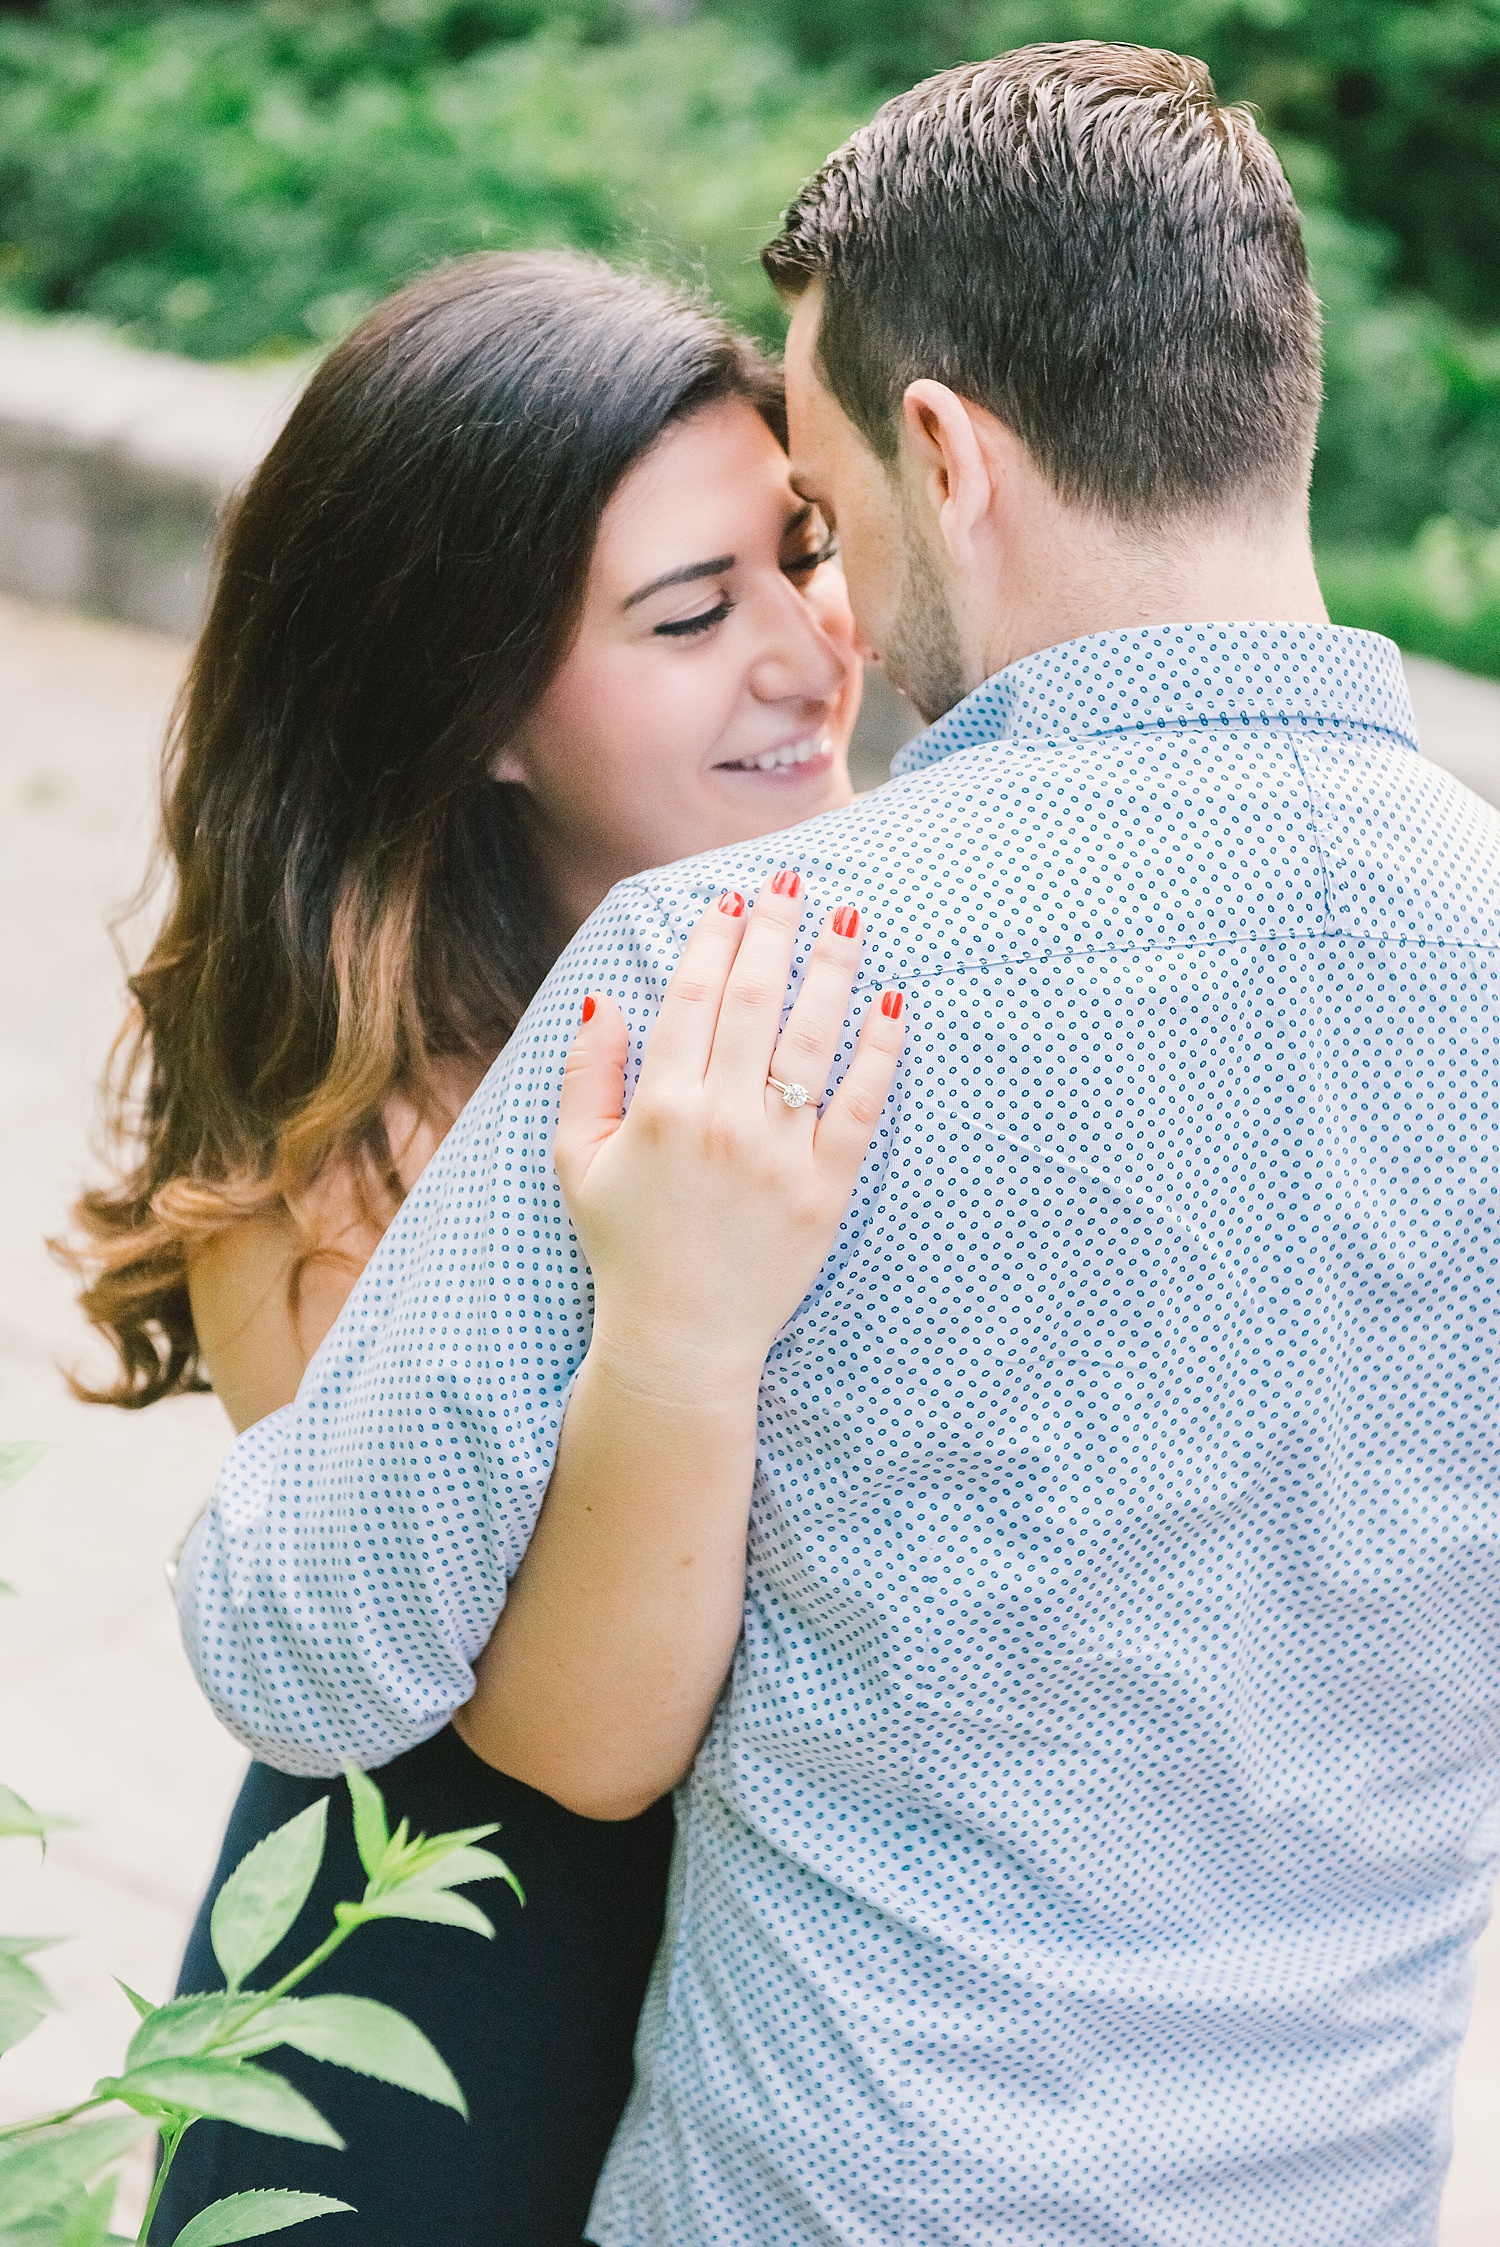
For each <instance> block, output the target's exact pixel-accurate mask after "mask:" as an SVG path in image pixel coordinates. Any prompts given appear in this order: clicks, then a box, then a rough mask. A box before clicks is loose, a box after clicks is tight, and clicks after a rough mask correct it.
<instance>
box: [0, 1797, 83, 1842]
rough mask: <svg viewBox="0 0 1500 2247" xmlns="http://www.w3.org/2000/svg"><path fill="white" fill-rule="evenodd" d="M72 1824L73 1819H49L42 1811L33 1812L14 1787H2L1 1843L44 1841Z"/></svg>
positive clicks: (0, 1809)
mask: <svg viewBox="0 0 1500 2247" xmlns="http://www.w3.org/2000/svg"><path fill="white" fill-rule="evenodd" d="M72 1823H73V1821H72V1819H71V1818H49V1817H47V1816H46V1815H45V1814H44V1813H43V1812H42V1811H40V1810H33V1809H32V1807H31V1804H30V1803H29V1802H25V1801H23V1800H22V1798H21V1796H20V1795H18V1794H17V1793H16V1790H15V1788H14V1787H7V1786H3V1785H0V1841H14V1840H16V1839H17V1838H18V1837H19V1838H24V1839H26V1840H28V1841H43V1840H45V1839H46V1836H47V1835H48V1834H49V1833H50V1832H51V1831H52V1830H53V1829H54V1828H55V1827H57V1826H70V1825H72Z"/></svg>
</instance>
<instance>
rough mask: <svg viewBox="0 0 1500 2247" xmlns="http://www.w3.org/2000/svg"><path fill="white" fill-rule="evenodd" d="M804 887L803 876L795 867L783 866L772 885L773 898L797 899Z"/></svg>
mask: <svg viewBox="0 0 1500 2247" xmlns="http://www.w3.org/2000/svg"><path fill="white" fill-rule="evenodd" d="M801 887H802V876H801V875H800V874H799V873H798V872H797V871H796V869H795V868H794V867H791V866H783V867H782V869H781V872H780V873H779V874H778V875H777V876H776V878H775V880H774V881H773V882H772V884H771V894H772V896H773V897H795V896H796V894H797V892H798V890H800V889H801Z"/></svg>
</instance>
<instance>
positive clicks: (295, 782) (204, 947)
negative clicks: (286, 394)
mask: <svg viewBox="0 0 1500 2247" xmlns="http://www.w3.org/2000/svg"><path fill="white" fill-rule="evenodd" d="M733 396H738V397H743V398H745V399H747V400H748V401H749V402H750V403H751V404H753V405H754V406H755V407H756V408H757V409H758V410H759V411H760V412H761V413H763V414H764V415H765V417H766V419H767V420H768V421H770V423H771V425H772V426H773V427H774V428H776V429H777V430H778V434H779V433H780V389H779V380H778V377H777V375H776V373H775V371H774V370H773V369H772V368H771V367H770V366H769V365H768V363H767V362H766V361H764V360H763V359H761V358H760V357H759V356H758V354H757V353H756V352H755V350H754V348H753V346H751V345H749V344H747V343H746V342H744V341H743V339H741V338H740V337H739V336H737V335H735V334H734V332H733V331H732V330H731V329H729V328H728V327H726V326H725V325H724V323H723V322H722V321H721V320H719V319H717V318H716V317H715V316H714V315H713V314H712V313H710V312H708V311H706V310H705V309H703V308H702V307H701V306H699V305H697V304H695V303H693V302H691V301H689V300H687V299H685V298H683V297H682V296H680V295H678V294H677V293H675V292H674V291H672V290H671V289H669V288H666V287H664V286H662V285H661V284H659V283H657V282H653V281H648V280H644V279H641V278H636V277H631V276H625V275H621V274H618V273H615V272H614V271H612V270H611V269H610V268H609V267H608V266H605V265H603V264H601V263H599V262H598V261H597V260H594V259H589V258H582V257H576V256H571V255H567V254H564V253H558V254H555V255H522V254H516V255H493V256H480V257H471V258H466V259H464V260H462V261H460V262H459V263H457V264H455V265H452V266H449V267H448V268H446V269H445V270H443V271H442V272H439V273H437V274H434V275H432V276H430V277H429V278H427V279H425V280H421V281H418V282H416V283H414V284H413V285H412V286H411V287H410V288H407V289H405V290H403V291H402V292H401V293H400V295H398V296H395V297H393V298H391V299H390V300H389V302H387V303H385V304H383V305H381V306H380V307H379V308H378V309H377V310H376V311H374V312H373V313H371V315H370V316H369V318H368V319H367V320H365V321H364V322H363V323H362V325H361V326H360V327H359V328H357V329H356V330H355V332H354V333H353V334H352V335H351V336H350V337H349V338H348V339H347V341H346V342H344V343H342V344H340V345H339V347H338V348H337V349H336V350H335V351H334V352H333V353H332V354H331V355H330V357H329V358H328V359H326V360H325V361H324V363H323V364H322V366H321V367H320V368H319V369H318V371H317V373H316V374H315V375H314V376H313V378H312V381H311V382H310V383H309V385H308V387H307V390H306V391H305V393H304V394H303V396H302V398H301V400H300V402H299V403H298V405H297V407H296V409H295V411H294V412H293V414H292V416H291V419H290V420H289V421H288V423H287V425H286V427H285V429H284V430H283V431H282V434H281V436H280V437H279V438H278V439H277V441H276V443H275V445H274V446H273V447H272V449H271V451H270V453H269V454H268V456H267V458H266V460H265V461H264V463H263V464H262V466H261V468H260V470H259V472H258V473H257V474H256V476H255V477H254V479H253V481H252V482H251V484H250V485H249V487H248V489H247V490H246V492H245V493H244V495H243V497H242V499H241V500H240V502H239V504H238V506H237V508H236V509H235V510H234V512H233V514H232V516H231V518H230V520H229V522H228V524H227V526H226V529H225V532H224V537H223V543H222V551H221V559H220V567H219V575H218V582H217V588H216V591H215V595H214V600H213V605H212V608H211V611H210V614H209V618H208V622H207V624H206V626H205V628H204V631H203V634H202V637H201V639H200V640H199V642H198V647H197V650H196V653H195V656H194V659H193V663H192V667H191V670H190V672H189V675H188V679H187V683H186V686H185V688H184V692H183V696H182V700H181V703H180V705H179V709H178V713H177V716H176V718H175V720H174V724H173V729H172V734H171V737H170V740H169V743H168V749H167V757H166V764H165V772H164V781H163V836H162V849H163V854H164V857H165V859H166V862H167V866H168V870H169V872H170V874H171V876H172V878H173V885H174V887H173V895H172V898H171V902H170V905H169V909H168V912H167V915H166V919H165V923H164V925H163V927H162V929H161V932H160V934H159V936H158V937H157V939H156V942H155V944H154V946H153V948H152V950H151V953H150V956H149V958H148V959H147V960H146V963H145V965H144V966H143V967H142V969H141V970H140V973H139V974H138V975H136V976H134V977H133V978H132V980H131V984H130V989H131V993H132V996H133V1001H134V1004H133V1006H132V1009H131V1014H130V1017H129V1019H128V1020H127V1022H126V1025H125V1028H124V1030H123V1031H122V1033H121V1038H120V1041H119V1044H118V1045H117V1048H116V1053H115V1057H114V1061H113V1064H112V1067H111V1073H110V1079H109V1086H108V1097H109V1128H110V1131H111V1134H112V1138H113V1141H114V1145H115V1148H116V1150H117V1159H119V1160H120V1161H121V1164H122V1167H124V1166H125V1165H126V1164H129V1165H131V1166H132V1167H129V1169H128V1174H127V1175H125V1176H124V1177H123V1178H122V1179H121V1181H120V1183H119V1184H118V1185H117V1186H116V1187H113V1188H109V1189H96V1190H94V1191H92V1192H89V1193H87V1194H85V1195H84V1196H83V1198H82V1200H81V1201H80V1202H79V1204H78V1206H77V1211H76V1213H75V1214H76V1217H77V1219H78V1222H79V1224H80V1225H81V1227H82V1231H83V1234H84V1236H85V1238H84V1240H83V1242H82V1243H81V1244H76V1245H74V1246H73V1247H72V1248H71V1249H70V1250H68V1251H67V1252H66V1253H68V1254H69V1255H70V1257H71V1259H72V1261H73V1262H74V1263H75V1264H76V1265H77V1266H78V1267H79V1268H80V1269H81V1270H82V1271H83V1272H84V1274H85V1275H86V1277H87V1279H88V1282H89V1284H88V1285H87V1287H86V1289H85V1291H84V1294H83V1298H82V1299H83V1305H84V1308H85V1310H86V1311H87V1313H88V1316H89V1317H90V1318H91V1319H92V1320H93V1322H94V1324H95V1325H96V1326H98V1327H99V1328H101V1329H102V1330H103V1331H104V1333H105V1334H107V1335H108V1336H109V1337H110V1339H111V1341H112V1342H113V1344H114V1346H115V1348H116V1350H117V1351H118V1354H119V1358H120V1362H121V1368H122V1372H121V1378H120V1380H119V1382H118V1384H117V1385H116V1386H115V1387H113V1388H112V1389H107V1390H100V1391H88V1392H84V1393H87V1394H91V1395H94V1396H97V1397H99V1398H100V1399H101V1400H103V1401H109V1402H112V1403H116V1404H126V1405H144V1404H150V1403H152V1402H153V1401H154V1400H155V1399H156V1398H158V1397H163V1396H167V1395H169V1394H170V1393H171V1392H172V1391H174V1390H178V1389H186V1388H194V1387H202V1386H203V1383H202V1380H201V1377H200V1375H199V1371H198V1349H197V1337H196V1335H195V1332H194V1328H193V1317H192V1310H191V1306H190V1304H189V1301H188V1289H187V1257H188V1252H189V1249H190V1248H191V1246H192V1245H193V1244H194V1243H195V1242H196V1241H201V1240H203V1239H204V1238H206V1237H207V1236H208V1235H210V1234H212V1233H213V1232H216V1231H218V1230H220V1229H222V1228H223V1227H224V1226H225V1225H226V1224H228V1223H231V1222H233V1221H234V1220H235V1219H237V1218H240V1217H244V1216H248V1215H251V1214H255V1213H258V1212H261V1211H265V1210H271V1209H277V1208H282V1207H285V1206H286V1205H287V1203H288V1202H289V1201H291V1202H295V1199H296V1197H297V1196H298V1194H300V1193H301V1192H303V1191H305V1190H306V1188H307V1187H308V1186H309V1185H310V1184H311V1183H312V1181H313V1180H314V1179H315V1178H316V1177H317V1176H318V1174H319V1173H320V1171H322V1170H323V1169H324V1167H325V1166H326V1165H327V1164H329V1163H330V1162H332V1161H336V1160H337V1161H345V1162H349V1163H350V1164H352V1165H353V1167H354V1170H355V1174H356V1176H358V1177H359V1178H360V1179H361V1180H363V1181H364V1182H365V1186H366V1191H367V1192H369V1193H371V1194H372V1195H373V1196H374V1197H375V1198H376V1200H377V1201H380V1202H383V1203H384V1207H385V1211H386V1213H388V1212H389V1210H390V1209H391V1208H393V1207H394V1205H395V1203H396V1202H397V1201H398V1200H399V1198H400V1187H399V1184H398V1183H397V1181H396V1179H395V1176H394V1170H393V1165H392V1160H391V1149H390V1147H389V1146H388V1144H387V1142H386V1136H385V1129H384V1125H383V1122H382V1109H383V1106H384V1104H385V1102H386V1101H387V1099H388V1098H389V1097H390V1096H391V1095H392V1094H393V1093H401V1094H403V1095H404V1096H405V1097H406V1099H408V1100H409V1101H410V1102H411V1103H412V1104H413V1105H414V1106H415V1107H416V1108H417V1109H418V1111H423V1110H426V1109H427V1108H428V1107H429V1106H430V1105H431V1094H432V1086H431V1071H432V1068H433V1065H434V1063H439V1062H442V1061H443V1060H445V1059H447V1060H452V1059H461V1060H463V1061H466V1062H469V1063H477V1064H478V1065H479V1066H480V1067H481V1068H482V1067H483V1066H484V1065H486V1064H487V1063H488V1062H489V1060H490V1059H492V1058H493V1056H494V1055H495V1053H497V1052H498V1051H499V1049H500V1047H501V1046H502V1045H503V1044H504V1043H505V1040H506V1039H507V1038H508V1037H509V1035H510V1033H511V1031H512V1030H513V1029H514V1027H515V1024H516V1022H517V1020H518V1018H519V1016H520V1014H521V1012H522V1010H523V1009H524V1007H525V1006H526V1003H527V1001H528V1000H529V999H530V997H531V996H532V994H533V992H534V991H535V990H536V988H537V986H538V984H539V983H540V982H541V980H542V978H543V976H544V975H545V974H546V972H547V969H548V968H549V967H550V965H551V963H552V961H553V959H554V957H555V956H556V953H557V952H558V950H559V949H560V948H561V944H562V942H563V941H564V939H565V936H566V933H567V932H566V930H565V929H564V928H563V927H562V926H561V923H560V919H559V915H558V913H557V911H556V909H555V907H554V903H553V900H552V898H551V897H550V896H549V895H548V894H547V890H546V887H545V884H544V882H543V880H542V878H541V876H540V873H539V871H538V863H537V859H536V856H535V854H534V853H533V851H532V849H531V848H530V846H529V842H528V824H527V813H526V797H525V792H524V791H523V790H522V789H520V788H518V787H515V786H510V785H506V784H503V783H501V782H497V781H495V780H494V779H492V778H491V776H490V768H491V766H492V764H493V762H494V760H495V756H496V753H497V751H498V750H499V749H500V748H501V746H502V745H503V744H504V742H505V741H506V739H507V737H508V736H509V735H510V734H511V733H512V731H513V730H514V729H515V727H516V726H517V725H518V724H519V722H520V721H521V720H522V719H523V718H525V717H526V715H527V714H528V713H529V712H530V711H531V710H532V708H533V707H534V705H535V704H536V702H537V700H538V698H539V697H540V695H541V694H542V693H543V691H544V689H545V688H546V686H547V684H548V682H549V681H550V680H551V678H552V676H553V674H554V673H555V672H556V670H557V667H558V665H559V663H560V662H561V661H562V658H563V656H564V655H565V653H566V652H567V649H568V646H569V645H570V642H571V639H572V636H573V633H574V631H575V629H576V625H577V619H578V614H579V610H580V606H581V602H582V598H583V591H584V585H585V581H586V578H587V573H588V567H589V561H590V557H591V554H592V551H593V546H594V540H595V535H596V532H597V530H598V525H599V518H600V515H601V513H602V511H603V509H604V507H605V505H606V503H607V501H608V500H609V498H610V496H611V494H612V493H613V491H614V490H615V487H616V486H617V485H618V484H619V482H620V480H621V478H622V477H623V476H624V475H625V473H626V472H627V470H628V469H630V468H631V466H632V465H633V464H634V463H635V462H636V461H638V460H639V459H640V458H641V457H642V455H643V454H644V453H645V452H647V451H648V450H649V448H650V447H651V446H652V445H653V444H654V443H655V442H656V440H657V439H658V438H659V437H660V436H661V435H662V433H663V431H664V430H665V429H666V428H667V427H668V426H669V425H670V424H672V423H673V422H676V421H678V420H680V419H681V418H682V417H683V416H684V415H686V414H689V413H692V412H694V411H695V410H697V409H698V408H699V407H700V406H703V405H706V404H709V403H711V402H712V401H714V400H716V399H721V398H725V397H733Z"/></svg>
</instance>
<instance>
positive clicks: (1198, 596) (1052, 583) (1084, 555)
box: [971, 510, 1328, 686]
mask: <svg viewBox="0 0 1500 2247" xmlns="http://www.w3.org/2000/svg"><path fill="white" fill-rule="evenodd" d="M1060 512H1061V513H1062V514H1064V515H1066V516H1068V517H1071V520H1069V521H1059V522H1058V523H1057V524H1056V525H1054V526H1051V528H1052V529H1053V531H1054V535H1053V536H1051V537H1047V536H1045V535H1042V536H1038V537H1036V538H1035V539H1034V540H1030V541H1028V543H1027V549H1026V552H1025V555H1024V557H1023V558H1022V559H1021V561H1020V563H1019V566H1017V567H1014V568H1012V569H1008V570H1007V571H1006V573H1005V586H1004V591H1003V595H1002V596H1001V597H1000V598H999V599H997V600H996V602H995V603H994V604H993V606H992V607H991V609H990V613H989V615H988V616H987V617H985V618H982V619H980V620H978V629H977V630H976V631H975V633H974V640H973V643H972V644H973V645H974V647H975V655H976V657H977V659H978V661H979V662H980V663H981V664H982V669H980V671H979V675H978V677H976V678H975V679H973V681H972V682H971V683H972V684H973V685H976V686H977V685H978V684H979V683H980V681H981V680H982V679H986V678H990V677H992V676H993V675H994V673H995V672H996V671H1001V670H1004V668H1005V667H1006V665H1007V664H1010V663H1018V662H1019V661H1020V660H1021V658H1022V657H1023V656H1026V655H1035V654H1036V653H1038V652H1039V651H1040V650H1041V649H1043V648H1050V647H1057V646H1059V645H1061V644H1062V642H1064V641H1066V640H1078V639H1082V638H1084V637H1085V636H1086V635H1088V634H1090V633H1095V632H1118V631H1125V630H1129V629H1131V628H1133V627H1137V626H1142V625H1151V624H1236V623H1257V624H1281V623H1290V624H1326V623H1327V622H1328V610H1327V607H1326V605H1325V603H1324V600H1323V595H1322V592H1321V590H1320V588H1319V585H1318V579H1317V573H1316V571H1315V569H1314V567H1313V557H1312V545H1311V541H1310V540H1309V537H1308V533H1307V525H1306V521H1305V519H1304V518H1302V517H1301V516H1300V515H1291V516H1281V517H1273V518H1265V517H1260V518H1257V517H1255V516H1254V515H1250V516H1249V517H1248V519H1242V520H1239V521H1236V520H1235V519H1234V517H1233V516H1232V515H1226V516H1224V517H1221V518H1217V519H1215V520H1214V521H1213V522H1210V523H1201V522H1200V523H1194V524H1191V525H1178V526H1174V527H1173V529H1172V530H1170V531H1169V532H1164V533H1161V534H1157V535H1153V536H1151V537H1143V536H1141V535H1139V534H1137V533H1133V532H1127V531H1125V530H1123V529H1121V528H1120V527H1119V526H1117V525H1114V524H1101V523H1099V522H1097V520H1091V521H1089V522H1088V523H1087V524H1086V525H1084V526H1083V528H1082V532H1081V533H1080V526H1079V520H1078V517H1077V515H1076V514H1075V513H1074V511H1072V510H1060ZM1042 528H1043V527H1042V526H1038V529H1039V530H1041V529H1042Z"/></svg>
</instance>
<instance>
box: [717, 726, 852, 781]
mask: <svg viewBox="0 0 1500 2247" xmlns="http://www.w3.org/2000/svg"><path fill="white" fill-rule="evenodd" d="M832 747H833V743H832V742H831V741H830V739H829V737H828V735H827V734H826V733H825V734H809V736H808V738H807V740H806V741H789V742H788V743H787V745H786V747H785V748H784V749H767V750H766V751H765V753H764V755H762V756H759V757H741V758H740V759H739V761H738V762H737V763H736V764H732V765H726V766H725V767H724V770H725V771H726V772H782V771H784V770H785V768H786V767H787V766H788V765H810V764H811V763H812V761H813V759H814V757H826V756H827V755H828V752H829V751H830V749H831V748H832Z"/></svg>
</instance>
